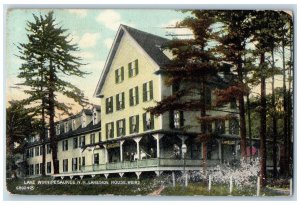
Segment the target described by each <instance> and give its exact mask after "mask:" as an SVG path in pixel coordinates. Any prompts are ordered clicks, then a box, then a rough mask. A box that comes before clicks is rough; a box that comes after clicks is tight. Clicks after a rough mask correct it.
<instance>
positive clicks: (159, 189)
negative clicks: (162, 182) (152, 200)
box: [149, 186, 165, 196]
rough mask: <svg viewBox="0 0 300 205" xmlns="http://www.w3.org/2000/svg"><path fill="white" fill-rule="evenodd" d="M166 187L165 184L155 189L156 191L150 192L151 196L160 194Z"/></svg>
mask: <svg viewBox="0 0 300 205" xmlns="http://www.w3.org/2000/svg"><path fill="white" fill-rule="evenodd" d="M164 188H165V187H164V186H161V187H159V188H158V189H156V190H154V192H152V193H150V194H149V196H159V195H160V193H161V192H162V190H164Z"/></svg>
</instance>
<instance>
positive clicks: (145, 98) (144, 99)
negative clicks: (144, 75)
mask: <svg viewBox="0 0 300 205" xmlns="http://www.w3.org/2000/svg"><path fill="white" fill-rule="evenodd" d="M145 101H147V83H144V84H143V102H145Z"/></svg>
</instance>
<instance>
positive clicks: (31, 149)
mask: <svg viewBox="0 0 300 205" xmlns="http://www.w3.org/2000/svg"><path fill="white" fill-rule="evenodd" d="M29 157H34V151H33V148H30V149H29Z"/></svg>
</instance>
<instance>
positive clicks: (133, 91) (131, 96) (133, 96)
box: [129, 86, 139, 106]
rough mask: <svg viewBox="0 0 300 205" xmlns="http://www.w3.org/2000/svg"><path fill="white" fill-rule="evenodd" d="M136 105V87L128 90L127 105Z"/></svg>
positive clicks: (137, 89) (137, 93)
mask: <svg viewBox="0 0 300 205" xmlns="http://www.w3.org/2000/svg"><path fill="white" fill-rule="evenodd" d="M137 104H139V88H138V87H137V86H136V87H135V88H131V89H130V90H129V105H130V106H133V105H137Z"/></svg>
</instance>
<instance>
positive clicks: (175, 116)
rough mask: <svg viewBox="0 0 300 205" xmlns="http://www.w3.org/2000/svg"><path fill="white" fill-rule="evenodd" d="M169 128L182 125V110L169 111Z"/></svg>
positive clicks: (177, 127) (176, 127) (178, 127)
mask: <svg viewBox="0 0 300 205" xmlns="http://www.w3.org/2000/svg"><path fill="white" fill-rule="evenodd" d="M169 114H170V117H169V121H170V128H175V129H180V128H182V127H183V126H184V116H183V111H179V110H174V111H170V112H169Z"/></svg>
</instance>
